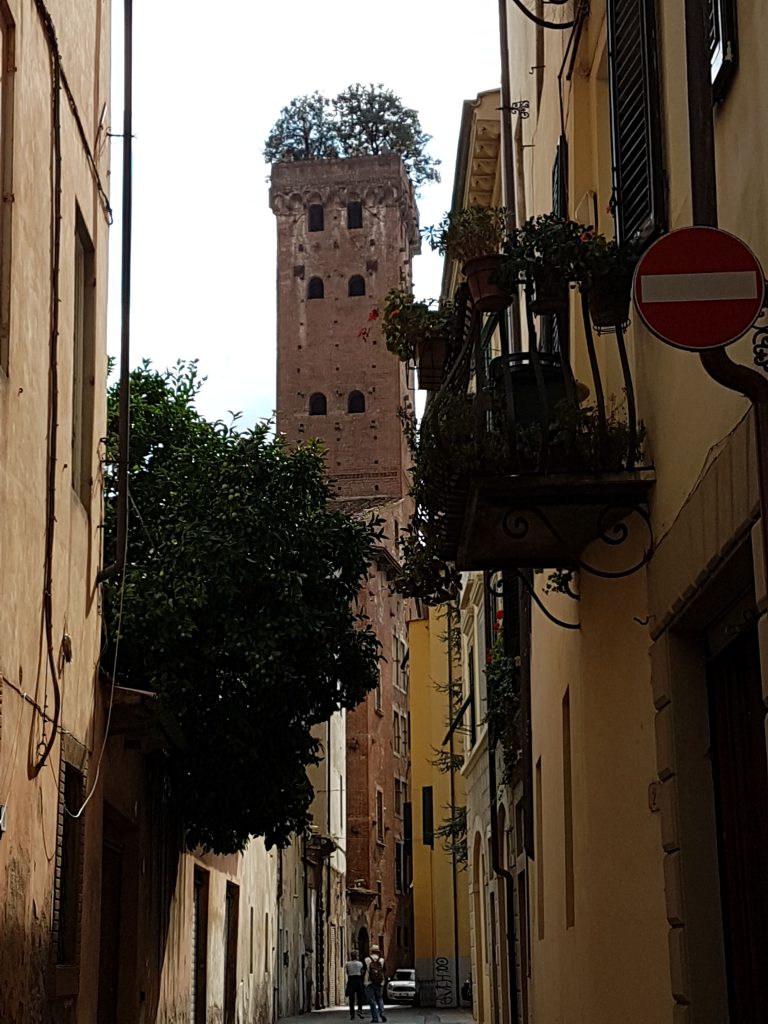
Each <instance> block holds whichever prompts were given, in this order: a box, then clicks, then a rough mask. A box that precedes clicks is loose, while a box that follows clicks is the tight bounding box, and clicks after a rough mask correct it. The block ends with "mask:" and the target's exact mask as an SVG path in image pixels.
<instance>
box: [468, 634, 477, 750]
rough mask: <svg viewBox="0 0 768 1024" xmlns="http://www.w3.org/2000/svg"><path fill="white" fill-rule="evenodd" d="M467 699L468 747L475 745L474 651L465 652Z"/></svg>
mask: <svg viewBox="0 0 768 1024" xmlns="http://www.w3.org/2000/svg"><path fill="white" fill-rule="evenodd" d="M467 699H468V701H469V745H470V746H471V747H474V745H475V743H477V708H476V707H475V649H474V647H473V646H471V645H470V647H469V649H468V650H467Z"/></svg>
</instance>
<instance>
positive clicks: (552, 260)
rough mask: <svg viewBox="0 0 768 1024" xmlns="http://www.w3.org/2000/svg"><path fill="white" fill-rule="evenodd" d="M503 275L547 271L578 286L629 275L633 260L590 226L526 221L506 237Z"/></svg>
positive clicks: (550, 218)
mask: <svg viewBox="0 0 768 1024" xmlns="http://www.w3.org/2000/svg"><path fill="white" fill-rule="evenodd" d="M504 252H505V255H506V257H507V258H506V261H505V266H504V274H505V276H506V277H508V278H509V277H511V278H513V280H514V281H517V280H519V279H520V277H529V276H535V275H536V273H537V272H540V271H548V272H552V273H554V274H556V275H557V276H558V277H560V278H561V279H562V280H563V281H575V282H579V283H580V284H584V283H586V282H588V281H589V280H590V279H591V278H593V277H598V276H602V275H604V274H608V273H612V272H614V271H616V272H619V273H629V272H630V271H631V270H632V267H633V266H634V264H635V262H636V260H637V256H636V254H635V253H634V251H633V250H632V249H631V248H629V247H628V246H622V245H619V244H618V243H617V242H615V241H614V240H613V239H608V238H606V236H605V235H602V234H599V233H598V232H596V231H595V229H594V228H593V227H592V226H591V225H585V224H579V223H578V222H577V221H575V220H567V219H566V218H563V217H556V216H555V215H554V214H553V213H544V214H540V215H539V216H538V217H530V218H529V219H528V220H527V221H525V223H524V224H522V225H521V226H520V227H519V228H515V229H514V230H513V231H512V232H511V233H510V235H509V238H508V239H507V242H506V245H505V247H504Z"/></svg>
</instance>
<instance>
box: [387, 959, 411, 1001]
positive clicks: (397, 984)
mask: <svg viewBox="0 0 768 1024" xmlns="http://www.w3.org/2000/svg"><path fill="white" fill-rule="evenodd" d="M385 998H386V1000H387V1002H388V1003H408V1005H412V1004H413V1001H414V999H415V998H416V971H415V970H414V969H413V968H412V967H398V968H397V970H396V971H395V974H394V977H392V978H390V979H389V981H388V982H387V992H386V996H385Z"/></svg>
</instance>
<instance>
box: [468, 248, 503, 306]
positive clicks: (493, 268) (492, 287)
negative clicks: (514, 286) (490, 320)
mask: <svg viewBox="0 0 768 1024" xmlns="http://www.w3.org/2000/svg"><path fill="white" fill-rule="evenodd" d="M503 262H504V257H503V256H501V255H492V256H479V257H478V258H477V259H474V260H467V262H466V263H465V264H464V267H463V274H464V276H465V277H466V279H467V285H468V287H469V294H470V296H471V297H472V302H473V303H474V306H475V309H477V310H479V311H480V312H481V313H500V312H501V311H502V309H506V308H507V306H509V305H510V304H511V302H512V293H511V292H509V291H507V290H506V289H504V288H502V287H500V285H498V284H497V283H496V278H497V277H498V276H499V271H500V270H501V266H502V263H503Z"/></svg>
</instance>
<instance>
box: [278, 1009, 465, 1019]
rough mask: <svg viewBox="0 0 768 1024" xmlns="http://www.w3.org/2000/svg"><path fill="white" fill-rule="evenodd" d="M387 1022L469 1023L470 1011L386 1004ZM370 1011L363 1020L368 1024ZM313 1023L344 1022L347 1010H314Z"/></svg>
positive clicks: (304, 1016) (347, 1014)
mask: <svg viewBox="0 0 768 1024" xmlns="http://www.w3.org/2000/svg"><path fill="white" fill-rule="evenodd" d="M386 1015H387V1024H471V1021H472V1019H473V1018H472V1011H471V1010H464V1009H459V1008H457V1007H455V1006H447V1007H445V1008H444V1009H442V1008H440V1007H434V1006H394V1005H387V1006H386ZM370 1019H371V1018H370V1013H366V1015H365V1020H366V1021H368V1022H369V1024H370ZM309 1020H310V1017H309V1016H308V1015H307V1014H306V1013H305V1014H301V1015H300V1016H298V1017H280V1018H279V1020H278V1024H307V1022H308V1021H309ZM311 1020H313V1021H314V1022H315V1024H346V1021H348V1020H349V1010H348V1009H347V1007H346V1006H333V1007H329V1008H328V1009H326V1010H315V1011H314V1012H313V1013H312V1015H311Z"/></svg>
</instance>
